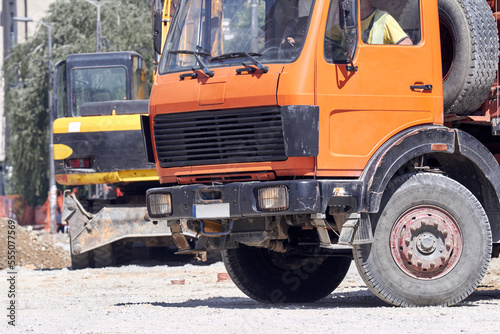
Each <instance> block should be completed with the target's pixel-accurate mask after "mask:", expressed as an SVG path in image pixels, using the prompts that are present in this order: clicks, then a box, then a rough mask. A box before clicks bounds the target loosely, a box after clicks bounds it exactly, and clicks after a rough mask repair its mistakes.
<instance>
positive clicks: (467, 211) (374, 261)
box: [354, 173, 492, 306]
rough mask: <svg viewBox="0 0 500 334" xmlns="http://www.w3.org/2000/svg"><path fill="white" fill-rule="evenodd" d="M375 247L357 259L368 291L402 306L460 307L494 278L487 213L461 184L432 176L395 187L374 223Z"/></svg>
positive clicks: (360, 250)
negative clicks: (483, 282) (489, 276)
mask: <svg viewBox="0 0 500 334" xmlns="http://www.w3.org/2000/svg"><path fill="white" fill-rule="evenodd" d="M371 221H372V224H373V225H374V226H375V227H374V235H373V237H374V241H373V243H372V244H365V245H356V246H355V247H354V260H355V262H356V265H357V267H358V271H359V273H360V275H361V277H362V278H363V280H364V281H365V283H366V284H367V285H368V287H369V288H370V289H371V290H372V291H373V293H375V295H377V296H378V297H379V298H380V299H382V300H383V301H385V302H387V303H389V304H393V305H397V306H431V305H442V306H447V305H452V304H456V303H458V302H460V301H461V300H463V299H465V298H466V297H467V296H469V295H470V294H471V293H472V292H473V291H474V289H475V288H476V287H477V286H478V284H479V282H480V281H481V279H482V278H483V276H484V275H485V273H486V269H487V268H488V264H489V260H490V257H491V242H492V237H491V230H490V225H489V222H488V218H487V216H486V213H485V211H484V209H483V208H482V206H481V204H480V203H479V201H478V200H477V199H476V198H475V197H474V195H473V194H472V193H471V192H470V191H469V190H468V189H466V188H465V187H464V186H462V185H461V184H460V183H458V182H456V181H454V180H452V179H450V178H448V177H445V176H442V175H439V174H431V173H422V174H412V175H407V176H402V177H399V178H397V179H395V180H393V181H391V182H390V184H389V185H388V187H387V189H386V191H385V193H384V198H383V200H382V203H381V207H380V211H379V213H378V214H376V215H373V216H372V217H371Z"/></svg>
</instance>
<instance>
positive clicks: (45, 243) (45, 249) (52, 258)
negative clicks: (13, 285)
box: [0, 218, 71, 269]
mask: <svg viewBox="0 0 500 334" xmlns="http://www.w3.org/2000/svg"><path fill="white" fill-rule="evenodd" d="M9 220H10V219H7V218H0V236H1V237H0V269H5V268H7V266H8V255H11V256H12V255H14V256H15V262H16V266H20V267H25V268H28V269H56V268H66V267H69V266H70V265H71V260H70V257H69V253H68V252H67V251H65V250H64V249H63V248H62V247H60V246H58V245H55V244H54V242H53V238H52V237H51V235H50V234H46V235H44V234H43V232H42V233H39V232H36V231H32V230H30V229H29V228H24V227H22V226H19V225H17V223H16V224H15V229H10V228H9ZM9 230H10V231H12V230H14V231H15V234H13V233H12V232H11V234H10V235H9V234H8V231H9ZM9 236H10V238H9ZM9 250H10V251H11V253H9ZM12 251H14V252H12Z"/></svg>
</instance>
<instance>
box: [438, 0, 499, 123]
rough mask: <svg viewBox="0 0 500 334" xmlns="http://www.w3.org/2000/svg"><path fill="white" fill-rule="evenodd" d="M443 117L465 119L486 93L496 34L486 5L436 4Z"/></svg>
mask: <svg viewBox="0 0 500 334" xmlns="http://www.w3.org/2000/svg"><path fill="white" fill-rule="evenodd" d="M438 4H439V21H440V24H439V27H440V30H441V58H442V67H443V94H444V109H445V114H447V115H450V114H455V115H469V114H471V113H472V112H474V111H476V110H478V109H479V108H480V106H481V104H482V103H483V102H484V101H485V100H486V98H487V97H488V94H489V93H490V90H491V86H492V84H493V82H494V81H495V78H496V73H497V68H498V31H497V26H496V22H495V19H494V17H493V13H492V11H491V8H490V6H489V5H488V2H487V1H477V0H439V1H438Z"/></svg>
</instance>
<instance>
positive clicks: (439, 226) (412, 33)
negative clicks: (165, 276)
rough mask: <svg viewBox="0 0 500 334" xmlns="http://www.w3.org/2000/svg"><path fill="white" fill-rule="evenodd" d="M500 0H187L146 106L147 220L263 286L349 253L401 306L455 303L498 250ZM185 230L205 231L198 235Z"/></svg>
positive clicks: (280, 297)
mask: <svg viewBox="0 0 500 334" xmlns="http://www.w3.org/2000/svg"><path fill="white" fill-rule="evenodd" d="M499 16H500V12H498V11H497V1H485V0H425V1H424V0H401V1H384V0H360V1H358V0H316V1H313V0H266V1H263V0H217V1H216V0H185V1H182V2H180V3H179V5H178V7H177V9H176V14H175V16H174V18H173V21H172V25H171V27H170V33H169V35H168V37H167V40H166V42H165V47H164V49H163V52H162V57H161V60H160V62H159V66H158V71H157V74H156V78H155V82H154V86H153V89H152V91H151V97H150V104H149V115H148V116H143V118H144V119H143V122H142V124H143V133H144V138H145V142H146V146H147V148H148V152H149V155H148V160H149V161H150V162H154V163H155V164H156V168H157V174H158V176H159V179H160V182H161V183H162V184H163V185H162V187H159V188H154V189H149V190H148V191H147V209H148V215H149V219H151V222H152V223H165V222H166V223H167V225H168V226H169V227H170V229H171V230H172V233H173V234H174V235H175V236H176V237H175V241H176V244H177V247H178V248H179V252H180V253H193V252H199V251H204V250H207V249H216V250H221V251H222V254H223V259H224V263H225V266H226V268H227V271H228V273H229V275H230V276H231V278H232V280H233V282H234V283H235V284H236V285H237V286H238V287H239V288H240V289H241V290H242V291H243V292H244V293H245V294H247V295H248V296H249V297H251V298H253V299H255V300H258V301H261V302H266V303H303V302H313V301H316V300H319V299H321V298H323V297H325V296H327V295H329V294H330V293H331V292H332V291H333V290H334V289H335V288H336V287H337V286H338V285H339V284H340V282H341V281H342V280H343V278H344V277H345V275H346V273H347V271H348V269H349V266H350V264H351V261H352V259H354V262H355V263H356V266H357V269H358V271H359V274H360V275H361V277H362V278H363V279H364V281H365V282H366V284H367V286H368V287H369V288H370V289H371V290H372V291H373V293H374V294H375V295H377V296H378V297H379V298H380V299H382V300H383V301H385V302H387V303H389V304H392V305H398V306H430V305H452V304H456V303H458V302H460V301H462V300H463V299H465V298H466V297H467V296H468V295H469V294H471V293H472V291H473V290H474V289H475V288H476V287H477V286H478V285H479V283H480V281H481V279H482V278H483V276H484V275H485V273H486V270H487V268H488V264H489V261H490V259H491V257H492V256H496V257H498V253H499V250H500V214H499V213H500V200H499V198H500V166H499V163H498V161H499V158H500V155H499V154H500V139H499V137H498V136H499V135H500V121H499V120H500V118H499V99H498V86H497V81H498V80H497V70H498V56H499V50H498V48H499V46H498V28H497V25H498V22H499V21H498V17H499ZM185 233H196V234H197V235H198V236H199V238H198V240H197V242H196V245H194V246H190V245H189V244H188V243H187V242H186V240H185V238H184V234H185Z"/></svg>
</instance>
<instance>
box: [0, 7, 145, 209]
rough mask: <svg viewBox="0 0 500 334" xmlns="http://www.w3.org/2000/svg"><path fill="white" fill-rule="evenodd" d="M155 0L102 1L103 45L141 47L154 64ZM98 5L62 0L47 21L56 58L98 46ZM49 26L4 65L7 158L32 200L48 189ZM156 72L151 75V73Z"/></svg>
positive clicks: (14, 176) (26, 196)
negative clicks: (49, 29) (50, 25)
mask: <svg viewBox="0 0 500 334" xmlns="http://www.w3.org/2000/svg"><path fill="white" fill-rule="evenodd" d="M150 5H151V2H150V0H113V1H109V2H106V3H105V4H104V5H103V6H102V7H101V26H102V35H103V37H102V42H103V47H102V50H103V51H137V52H139V53H140V54H141V55H142V56H143V57H144V58H145V59H146V62H147V63H148V64H149V70H150V72H151V71H152V68H153V61H154V55H153V39H152V33H151V23H150V22H151V17H150V15H151V8H150ZM96 19H97V15H96V8H95V6H93V5H91V4H89V3H87V2H85V1H83V0H58V1H56V2H55V3H53V4H52V5H51V6H50V7H49V10H48V11H47V15H46V16H45V17H44V18H43V20H42V21H44V22H53V23H55V26H54V27H53V28H52V41H53V43H52V47H53V49H52V54H53V63H54V64H55V63H57V62H58V61H60V60H63V59H65V58H66V56H67V55H69V54H72V53H88V52H95V43H96V42H95V38H96V37H95V35H96ZM47 39H48V36H47V29H46V28H45V27H42V26H40V27H39V28H38V30H37V31H36V33H35V34H34V36H33V37H32V38H30V39H29V40H28V41H26V42H25V43H21V44H18V45H16V46H15V47H14V49H13V50H12V52H11V54H10V56H9V58H8V59H7V60H6V61H5V63H4V66H3V75H4V78H5V105H4V108H5V115H6V117H7V123H8V124H9V138H8V144H7V145H8V150H7V160H8V162H9V163H10V165H12V167H13V173H12V182H13V184H14V187H15V190H16V192H17V193H18V194H20V195H21V196H22V197H23V198H24V199H25V200H26V201H27V202H28V203H29V204H30V205H36V204H40V203H43V201H44V200H45V198H46V196H47V191H48V170H49V168H48V162H49V160H48V159H49V156H48V139H49V137H48V135H49V134H48V121H49V117H48V69H47V60H48V58H47V48H48V46H47ZM149 77H151V75H150V76H149Z"/></svg>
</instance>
